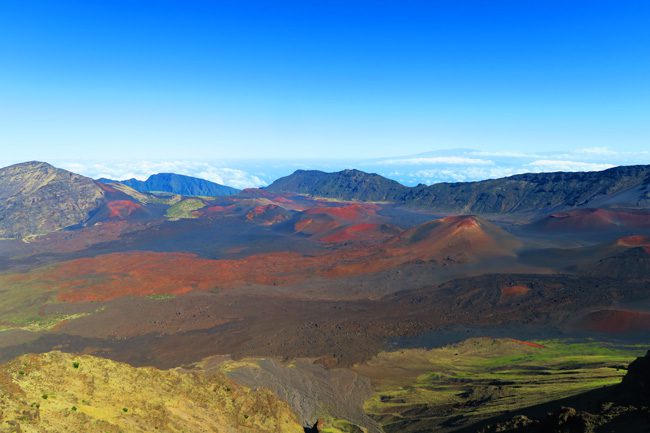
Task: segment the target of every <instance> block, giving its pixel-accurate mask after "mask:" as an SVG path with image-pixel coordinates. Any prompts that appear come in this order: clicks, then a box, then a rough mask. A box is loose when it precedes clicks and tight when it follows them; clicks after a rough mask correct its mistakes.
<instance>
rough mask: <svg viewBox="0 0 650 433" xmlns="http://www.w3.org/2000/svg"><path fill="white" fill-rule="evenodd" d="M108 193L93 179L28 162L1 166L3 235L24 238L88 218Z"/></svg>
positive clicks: (1, 230) (0, 223) (0, 222)
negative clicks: (105, 193)
mask: <svg viewBox="0 0 650 433" xmlns="http://www.w3.org/2000/svg"><path fill="white" fill-rule="evenodd" d="M103 196H104V192H103V191H102V189H101V188H100V187H99V185H97V184H96V183H95V181H93V180H92V179H90V178H87V177H84V176H81V175H78V174H75V173H71V172H69V171H66V170H61V169H59V168H55V167H52V166H51V165H49V164H47V163H44V162H36V161H32V162H25V163H21V164H16V165H11V166H9V167H5V168H1V169H0V237H4V238H23V237H26V236H30V235H39V234H44V233H48V232H52V231H55V230H59V229H61V228H64V227H68V226H71V225H75V224H79V223H82V222H84V221H86V220H87V219H88V218H89V216H90V214H92V212H93V211H94V210H96V209H97V208H98V207H99V206H100V205H101V204H102V201H103Z"/></svg>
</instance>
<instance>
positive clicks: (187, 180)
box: [99, 173, 239, 197]
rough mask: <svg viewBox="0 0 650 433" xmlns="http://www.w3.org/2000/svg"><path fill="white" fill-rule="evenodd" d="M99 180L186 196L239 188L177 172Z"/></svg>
mask: <svg viewBox="0 0 650 433" xmlns="http://www.w3.org/2000/svg"><path fill="white" fill-rule="evenodd" d="M99 181H100V182H104V183H110V182H120V183H122V184H124V185H127V186H129V187H131V188H133V189H135V190H136V191H139V192H169V193H173V194H180V195H186V196H209V197H218V196H228V195H234V194H237V193H239V190H238V189H236V188H232V187H229V186H225V185H221V184H218V183H215V182H211V181H209V180H205V179H201V178H198V177H193V176H187V175H184V174H177V173H157V174H152V175H151V176H149V177H148V178H147V180H144V181H142V180H138V179H135V178H132V179H126V180H122V181H114V180H110V179H104V178H102V179H99Z"/></svg>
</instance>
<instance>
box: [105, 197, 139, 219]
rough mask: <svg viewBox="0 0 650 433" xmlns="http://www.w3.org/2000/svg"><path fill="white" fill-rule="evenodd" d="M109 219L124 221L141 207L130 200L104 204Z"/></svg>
mask: <svg viewBox="0 0 650 433" xmlns="http://www.w3.org/2000/svg"><path fill="white" fill-rule="evenodd" d="M106 206H107V207H108V216H109V217H110V218H119V219H125V218H127V217H129V216H131V215H132V214H133V213H134V212H136V211H138V210H140V209H142V205H141V204H138V203H135V202H133V201H131V200H112V201H109V202H107V203H106Z"/></svg>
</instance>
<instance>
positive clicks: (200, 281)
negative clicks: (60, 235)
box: [14, 252, 313, 302]
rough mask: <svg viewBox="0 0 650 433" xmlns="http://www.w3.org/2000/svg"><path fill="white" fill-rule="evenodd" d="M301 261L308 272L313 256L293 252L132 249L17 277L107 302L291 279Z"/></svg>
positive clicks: (76, 297)
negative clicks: (232, 255)
mask: <svg viewBox="0 0 650 433" xmlns="http://www.w3.org/2000/svg"><path fill="white" fill-rule="evenodd" d="M301 259H302V260H301ZM297 263H299V264H301V265H302V266H303V267H304V268H303V269H304V271H305V274H304V275H305V276H306V275H307V274H309V265H310V259H309V258H302V257H301V256H299V255H297V254H293V253H270V254H261V255H255V256H250V257H247V258H245V259H240V260H211V259H203V258H200V257H198V256H196V255H194V254H188V253H155V252H130V253H112V254H105V255H100V256H96V257H91V258H82V259H75V260H71V261H67V262H62V263H59V264H56V265H54V266H49V267H45V268H40V269H37V270H35V271H32V272H30V273H28V274H16V275H15V276H14V277H15V279H16V280H29V281H31V282H33V283H35V284H38V283H41V284H43V285H46V286H48V287H52V288H55V289H56V290H57V292H58V298H59V300H61V301H64V302H85V301H106V300H110V299H115V298H119V297H122V296H147V295H155V294H174V295H180V294H184V293H188V292H190V291H194V290H197V291H206V290H212V289H221V288H224V289H228V288H233V287H238V286H241V285H243V284H246V283H251V284H264V285H279V284H286V283H290V282H294V281H298V280H299V278H298V275H290V274H291V271H293V270H294V269H295V266H296V264H297ZM312 265H313V263H312Z"/></svg>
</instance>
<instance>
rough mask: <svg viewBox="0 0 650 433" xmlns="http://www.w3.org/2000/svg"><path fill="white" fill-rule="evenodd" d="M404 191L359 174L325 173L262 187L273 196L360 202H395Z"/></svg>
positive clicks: (298, 175) (305, 173) (386, 181)
mask: <svg viewBox="0 0 650 433" xmlns="http://www.w3.org/2000/svg"><path fill="white" fill-rule="evenodd" d="M407 189H408V188H406V187H405V186H403V185H401V184H399V183H398V182H395V181H394V180H390V179H386V178H385V177H383V176H380V175H378V174H369V173H364V172H363V171H359V170H343V171H339V172H336V173H325V172H322V171H318V170H297V171H296V172H294V173H293V174H291V175H289V176H286V177H282V178H280V179H277V180H276V181H275V182H273V183H272V184H271V185H269V186H268V187H266V190H267V191H270V192H274V193H282V192H293V193H299V194H308V195H314V196H319V197H329V198H337V199H342V200H361V201H397V200H399V199H400V197H402V196H403V195H404V193H405V192H406V191H407Z"/></svg>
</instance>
